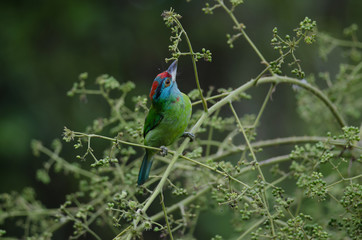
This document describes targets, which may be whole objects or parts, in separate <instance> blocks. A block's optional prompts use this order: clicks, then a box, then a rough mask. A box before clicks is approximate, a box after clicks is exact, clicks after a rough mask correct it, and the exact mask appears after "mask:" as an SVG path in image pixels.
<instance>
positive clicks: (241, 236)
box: [237, 217, 266, 240]
mask: <svg viewBox="0 0 362 240" xmlns="http://www.w3.org/2000/svg"><path fill="white" fill-rule="evenodd" d="M265 220H266V217H263V218H261V219H260V220H259V221H257V222H255V223H254V224H253V225H252V226H250V227H248V230H246V231H245V232H243V234H241V235H240V236H239V237H238V238H237V240H242V239H244V237H245V236H247V235H248V234H249V233H250V232H251V231H253V230H254V229H255V228H257V227H258V226H259V225H260V224H262V223H263V222H264V221H265Z"/></svg>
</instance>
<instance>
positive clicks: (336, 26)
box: [0, 0, 362, 237]
mask: <svg viewBox="0 0 362 240" xmlns="http://www.w3.org/2000/svg"><path fill="white" fill-rule="evenodd" d="M211 2H212V1H211ZM204 4H205V2H204V1H196V0H193V1H191V2H187V1H167V0H157V1H146V0H143V1H142V0H128V1H115V0H109V1H96V0H88V1H71V0H52V1H45V0H44V1H39V0H38V1H22V0H16V1H14V0H2V1H0V100H1V101H0V182H1V184H0V192H9V191H20V190H21V189H23V188H24V187H26V186H33V187H34V188H35V190H36V193H37V196H38V198H39V199H40V200H41V201H42V202H43V203H44V204H45V205H46V206H49V207H58V206H59V204H60V203H62V202H64V194H66V193H69V192H71V191H72V189H74V188H75V187H76V185H75V183H73V182H72V179H67V177H66V176H53V177H55V179H56V181H52V183H51V184H50V185H44V184H42V183H40V182H38V181H37V180H36V177H35V173H36V169H38V168H39V167H40V166H41V165H42V162H41V161H42V159H41V158H36V157H34V156H33V155H32V151H31V149H30V142H31V140H32V139H38V140H40V141H42V142H43V143H44V144H45V145H48V146H49V145H50V143H51V141H52V140H53V139H54V138H61V134H62V130H63V127H64V126H67V127H69V128H71V129H75V130H79V131H83V130H84V129H85V127H86V126H87V125H89V124H91V123H92V121H93V119H95V118H97V117H103V116H107V115H108V108H107V107H106V104H105V103H104V102H103V101H102V100H101V99H100V98H94V99H93V98H89V99H88V102H87V103H84V102H80V101H79V99H78V98H76V97H74V98H70V97H67V96H66V92H67V91H68V90H69V89H70V88H71V87H72V84H73V82H74V81H75V80H76V79H77V77H78V75H79V74H80V73H82V72H88V74H89V79H90V80H89V84H90V86H95V85H94V79H95V78H96V77H97V76H99V75H101V74H104V73H108V74H110V75H112V76H114V77H115V78H116V79H118V80H119V81H120V82H125V81H134V82H135V83H136V85H137V88H136V90H135V91H134V94H148V92H149V88H150V86H151V83H152V81H153V78H154V76H155V75H156V74H157V73H159V72H160V71H162V70H164V69H165V68H166V67H167V64H166V63H165V61H164V59H165V58H166V57H169V55H170V54H169V52H168V45H169V36H170V31H169V29H168V28H167V27H166V26H165V24H164V23H163V20H162V18H161V16H160V15H161V13H162V12H163V10H168V9H170V7H173V8H174V9H175V10H176V12H178V13H179V14H181V15H182V16H183V18H182V24H183V26H184V28H185V29H186V31H187V32H188V34H189V37H190V38H191V41H192V43H193V47H194V49H195V50H196V51H200V50H201V48H206V49H210V50H211V52H212V54H213V61H212V63H206V62H203V61H199V62H198V67H199V76H200V81H201V86H202V87H203V88H205V89H208V87H209V86H215V87H217V88H218V87H224V88H228V87H233V88H235V87H237V86H239V85H240V84H242V83H243V82H246V81H248V80H249V79H250V78H253V77H255V76H257V75H258V74H259V72H260V71H261V70H262V68H263V66H262V65H261V64H260V60H259V59H258V58H257V56H256V55H255V53H254V52H253V51H252V49H251V48H250V46H249V45H247V43H246V42H245V41H244V40H243V39H239V40H237V41H236V42H235V44H234V45H235V47H234V49H230V48H229V47H228V46H227V44H226V40H227V39H226V34H227V33H231V34H232V33H233V32H234V30H233V29H232V22H231V20H230V18H229V17H228V16H227V15H226V14H225V12H223V10H221V9H218V10H216V11H215V13H214V14H213V15H211V16H210V15H205V14H204V13H203V12H202V11H201V8H202V7H203V6H204ZM361 9H362V1H360V0H344V1H340V0H319V1H313V0H304V1H300V0H294V1H293V0H272V1H267V0H253V1H245V4H244V6H241V7H240V8H239V9H238V10H237V11H236V16H237V17H238V19H239V21H240V22H243V23H244V24H245V25H246V27H247V28H246V31H247V33H248V34H249V36H250V38H251V39H252V40H253V41H254V42H255V44H256V45H257V46H258V47H259V48H260V50H261V52H263V53H264V54H265V56H266V58H267V59H274V58H275V57H276V56H277V53H276V52H274V50H273V49H272V47H271V46H270V39H271V38H272V29H273V27H275V26H277V27H278V29H279V31H280V33H281V34H283V35H284V34H290V33H292V30H293V29H294V28H295V27H297V26H298V24H299V22H300V21H301V20H303V19H304V17H305V16H308V17H310V18H311V19H313V20H316V21H317V24H318V29H319V30H320V31H323V32H329V33H330V34H331V35H333V36H335V37H343V36H342V32H343V29H344V28H345V27H348V26H349V25H351V24H352V23H357V24H360V23H362V21H361V20H362V15H361ZM185 50H186V49H185ZM338 51H340V50H338V49H337V53H338V54H335V56H334V55H332V56H331V57H330V58H329V60H328V62H325V61H322V60H321V59H320V58H319V56H318V52H317V46H316V45H314V46H308V47H304V46H302V47H301V48H300V49H299V50H298V52H297V54H298V56H299V58H300V59H301V60H302V66H303V68H304V70H305V72H306V74H307V75H308V74H310V73H318V72H320V71H330V72H331V75H332V76H333V74H335V73H336V72H337V70H338V64H339V63H340V61H341V59H340V52H338ZM178 85H179V87H180V88H181V89H182V91H184V92H189V91H190V90H192V89H193V88H195V83H194V78H193V71H192V65H191V61H190V58H189V57H187V58H186V57H184V58H181V59H180V61H179V76H178ZM266 91H267V88H263V87H260V88H258V89H256V90H253V91H251V92H250V93H251V94H252V95H253V97H254V100H253V101H248V102H246V104H243V105H240V106H238V111H240V112H243V113H257V111H258V108H259V107H260V105H261V103H262V101H263V98H264V96H265V93H266ZM293 94H294V93H293V91H291V89H290V86H281V87H278V90H277V93H276V94H274V95H273V101H272V102H271V103H270V104H269V105H268V108H267V110H266V112H265V115H264V116H263V119H262V124H261V125H262V127H261V128H260V129H259V135H258V138H259V139H265V138H272V137H282V136H289V135H302V134H303V133H304V132H305V125H306V124H305V123H304V122H303V120H301V119H300V118H299V117H298V115H297V113H296V111H295V107H296V103H295V98H294V96H293ZM71 151H72V149H71V148H69V149H67V148H66V149H65V150H64V151H63V153H62V156H64V157H65V158H66V159H71V160H74V161H75V157H74V153H73V152H71ZM205 218H207V215H206V216H205ZM226 223H227V221H225V224H226ZM210 224H211V223H210ZM214 227H217V226H212V225H209V226H208V227H206V226H205V228H200V229H199V231H200V232H202V233H200V232H199V233H197V234H204V235H200V236H207V237H209V236H211V235H212V233H208V232H207V231H208V230H207V229H208V228H209V229H213V228H214ZM221 227H222V226H221ZM210 231H211V230H210Z"/></svg>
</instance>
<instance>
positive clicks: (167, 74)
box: [157, 72, 172, 78]
mask: <svg viewBox="0 0 362 240" xmlns="http://www.w3.org/2000/svg"><path fill="white" fill-rule="evenodd" d="M157 77H160V78H167V77H172V76H171V74H169V73H168V72H163V73H160V74H158V75H157Z"/></svg>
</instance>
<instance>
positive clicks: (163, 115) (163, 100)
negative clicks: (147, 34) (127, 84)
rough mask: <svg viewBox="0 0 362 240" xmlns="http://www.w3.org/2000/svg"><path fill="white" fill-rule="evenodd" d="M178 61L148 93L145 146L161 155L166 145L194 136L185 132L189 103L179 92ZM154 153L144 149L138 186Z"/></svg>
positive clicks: (145, 176)
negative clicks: (158, 151) (155, 148)
mask: <svg viewBox="0 0 362 240" xmlns="http://www.w3.org/2000/svg"><path fill="white" fill-rule="evenodd" d="M176 71H177V60H175V61H174V62H173V63H172V64H171V65H170V67H169V68H168V69H167V71H164V72H162V73H160V74H158V75H157V76H156V78H155V80H154V81H153V84H152V88H151V91H150V99H151V107H150V110H149V112H148V115H147V117H146V119H145V125H144V128H143V136H144V139H145V140H144V144H145V145H146V146H151V147H160V148H161V149H162V152H161V154H162V155H166V154H167V148H166V146H169V145H171V144H172V143H173V142H174V141H175V140H176V139H177V138H179V137H181V136H184V137H190V138H191V140H193V139H194V135H193V134H191V133H188V132H185V129H186V127H187V125H188V123H189V120H190V117H191V111H192V107H191V101H190V99H189V97H188V96H187V95H186V94H184V93H182V92H180V90H179V89H178V87H177V83H176ZM156 152H157V151H155V150H150V149H146V154H145V156H144V158H143V162H142V165H141V168H140V172H139V174H138V185H142V184H143V183H144V182H145V181H146V180H147V179H148V175H149V173H150V170H151V166H152V162H153V156H154V155H155V153H156Z"/></svg>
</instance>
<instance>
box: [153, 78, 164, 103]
mask: <svg viewBox="0 0 362 240" xmlns="http://www.w3.org/2000/svg"><path fill="white" fill-rule="evenodd" d="M162 84H163V81H162V82H161V83H160V84H158V86H157V88H156V94H155V95H156V96H155V99H157V98H159V97H160V95H161V88H162Z"/></svg>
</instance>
